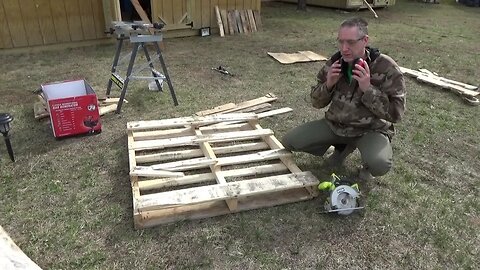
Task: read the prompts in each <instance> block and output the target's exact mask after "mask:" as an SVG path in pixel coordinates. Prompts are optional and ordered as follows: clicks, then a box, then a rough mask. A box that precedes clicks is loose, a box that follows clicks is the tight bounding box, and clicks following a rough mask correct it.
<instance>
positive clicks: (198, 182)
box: [127, 113, 319, 228]
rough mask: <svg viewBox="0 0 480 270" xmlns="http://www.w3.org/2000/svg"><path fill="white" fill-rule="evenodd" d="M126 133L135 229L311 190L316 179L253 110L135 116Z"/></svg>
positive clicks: (308, 194) (285, 199)
mask: <svg viewBox="0 0 480 270" xmlns="http://www.w3.org/2000/svg"><path fill="white" fill-rule="evenodd" d="M227 123H229V124H227ZM127 130H128V153H129V163H130V179H131V185H132V193H133V215H134V225H135V228H145V227H151V226H155V225H159V224H164V223H170V222H175V221H179V220H186V219H198V218H207V217H213V216H218V215H223V214H228V213H235V212H239V211H244V210H250V209H256V208H262V207H269V206H275V205H280V204H285V203H292V202H297V201H302V200H308V199H311V198H313V197H314V196H316V195H317V192H316V189H315V187H316V186H317V185H318V182H319V181H318V180H317V179H316V177H315V176H314V175H313V174H312V173H310V172H303V171H301V170H300V169H299V168H298V167H297V165H296V164H295V162H294V161H293V159H292V157H291V153H290V152H288V151H286V150H285V149H284V147H283V146H282V144H281V143H280V142H279V141H278V140H277V139H276V138H275V137H274V135H273V131H272V130H270V129H264V128H262V127H261V126H260V125H259V124H258V116H257V115H256V114H255V113H227V114H216V115H207V116H192V117H182V118H174V119H165V120H158V121H136V122H129V123H128V124H127Z"/></svg>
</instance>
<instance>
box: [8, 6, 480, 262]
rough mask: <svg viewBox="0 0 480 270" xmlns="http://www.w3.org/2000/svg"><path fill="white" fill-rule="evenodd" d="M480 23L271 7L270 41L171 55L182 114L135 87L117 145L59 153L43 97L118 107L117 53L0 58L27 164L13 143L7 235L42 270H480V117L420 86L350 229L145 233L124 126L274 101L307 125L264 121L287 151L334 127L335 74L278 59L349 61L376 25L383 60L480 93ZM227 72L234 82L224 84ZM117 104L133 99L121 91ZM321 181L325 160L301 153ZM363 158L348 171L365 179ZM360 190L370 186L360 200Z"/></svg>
mask: <svg viewBox="0 0 480 270" xmlns="http://www.w3.org/2000/svg"><path fill="white" fill-rule="evenodd" d="M479 12H480V10H479V9H478V8H468V7H465V6H462V5H458V4H456V3H455V1H442V3H441V4H439V5H432V4H423V3H420V1H407V0H403V1H402V0H400V1H398V0H397V4H396V5H395V6H393V7H390V8H388V9H381V10H377V13H378V15H379V17H380V18H379V19H377V20H375V19H373V16H372V14H371V13H370V12H369V11H368V10H366V11H360V12H350V13H345V12H340V11H337V10H334V9H324V8H316V7H309V9H308V11H307V12H306V13H303V12H297V11H296V10H295V5H290V4H281V3H268V4H264V6H263V7H262V17H263V18H262V19H263V23H264V25H263V26H264V27H263V31H262V32H258V33H255V34H251V35H243V36H228V37H226V38H220V37H218V36H211V37H206V38H200V37H190V38H178V39H169V40H166V42H165V45H166V52H165V54H164V55H165V59H166V62H167V65H168V68H169V72H170V75H171V77H172V81H173V84H174V86H175V91H176V93H177V96H178V100H179V103H180V105H179V106H177V107H174V106H173V105H172V100H171V97H170V95H169V94H168V92H164V93H157V92H152V91H148V90H147V89H146V83H144V82H134V83H132V84H131V88H130V89H129V92H128V93H127V97H126V98H127V100H128V101H129V103H128V104H124V106H123V111H122V114H120V115H116V114H108V115H106V116H104V117H102V125H103V132H102V133H101V134H100V135H96V136H90V137H74V138H68V139H63V140H56V139H55V138H54V137H53V135H52V131H51V127H50V124H49V123H48V121H37V120H35V119H34V118H33V102H34V101H35V96H34V94H32V90H34V89H36V88H38V87H39V86H40V84H42V83H45V82H50V81H56V80H64V79H72V78H86V80H87V81H88V82H90V84H91V85H92V86H93V88H94V89H95V90H96V91H97V92H98V93H100V94H104V92H105V87H106V83H107V80H108V78H109V70H110V65H111V61H112V58H113V53H114V50H115V49H114V45H101V46H95V47H84V48H76V49H65V50H57V51H47V52H42V53H31V54H15V55H2V56H0V60H1V63H2V65H0V111H1V112H10V113H12V114H13V115H14V117H15V120H14V122H13V123H12V132H11V134H12V143H13V147H14V151H15V154H16V158H17V162H15V163H11V162H10V161H9V160H8V155H7V154H6V150H5V148H4V144H3V142H0V158H1V159H0V224H1V225H2V226H3V227H4V229H5V230H6V231H7V232H9V234H10V236H11V237H12V238H13V239H14V240H15V242H16V243H17V244H18V245H19V246H20V247H21V248H22V250H23V251H24V252H25V253H26V254H27V255H28V256H29V257H30V258H32V260H34V261H35V262H36V263H37V264H38V265H39V266H41V267H42V268H44V269H337V268H343V269H415V268H417V269H474V268H476V267H475V265H477V267H478V265H480V259H479V258H480V254H479V250H480V199H479V195H480V194H479V186H478V185H479V183H480V182H479V180H480V145H479V142H478V141H479V133H480V129H479V126H480V125H479V124H480V110H479V107H472V106H469V105H467V104H466V103H464V102H463V101H462V99H461V98H460V97H458V96H457V95H455V94H453V93H451V92H449V91H445V90H442V89H439V88H436V87H431V86H428V85H425V84H422V83H418V82H416V81H415V80H414V79H411V78H407V79H406V84H407V91H408V95H407V112H406V115H405V117H404V119H403V121H402V122H401V123H400V124H398V125H397V126H396V128H397V130H398V134H397V135H396V137H395V138H394V141H393V147H394V167H393V169H392V170H391V171H390V172H389V173H388V174H387V175H385V176H383V177H381V178H378V179H375V180H374V181H372V182H369V183H367V184H366V185H365V186H363V189H364V190H365V191H366V193H367V194H366V195H367V197H366V200H367V208H366V210H365V211H364V212H363V213H362V214H357V215H352V216H348V217H337V216H328V215H324V214H321V213H320V210H321V209H320V207H321V204H322V202H321V201H320V200H319V199H314V200H311V201H307V202H301V203H295V204H289V205H284V206H278V207H272V208H264V209H260V210H253V211H247V212H242V213H237V214H231V215H226V216H220V217H214V218H209V219H203V220H195V221H184V222H177V223H174V224H168V225H162V226H158V227H154V228H150V229H144V230H134V228H133V217H132V193H131V188H130V182H129V176H128V172H129V169H128V153H127V136H126V123H127V122H128V121H134V120H150V119H163V118H173V117H181V116H188V115H191V114H193V113H194V112H196V111H199V110H204V109H208V108H211V107H214V106H218V105H221V104H224V103H228V102H241V101H245V100H248V99H253V98H257V97H260V96H263V95H265V94H266V93H269V92H272V93H274V94H275V95H276V96H278V98H279V99H278V101H277V102H276V103H274V106H275V107H276V108H280V107H285V106H289V107H291V108H293V109H294V111H293V113H290V114H287V115H282V116H276V117H273V118H271V119H264V120H261V122H260V123H261V125H262V126H263V127H264V128H270V129H272V130H274V131H275V134H276V136H277V137H278V138H280V137H281V136H282V135H283V134H284V133H285V132H286V131H287V130H288V129H290V128H292V127H294V126H296V125H298V124H299V123H303V122H306V121H310V120H314V119H318V118H320V117H323V113H324V111H323V110H316V109H314V108H312V107H311V106H310V104H309V99H308V94H309V91H310V86H311V85H313V84H314V83H315V75H316V73H317V72H318V70H319V68H320V67H321V65H322V64H323V62H315V63H302V64H294V65H281V64H279V63H278V62H276V61H274V60H273V59H272V58H270V57H269V56H268V55H267V52H296V51H299V50H312V51H315V52H317V53H319V54H323V55H325V56H329V55H331V54H332V53H334V52H335V49H336V42H335V38H336V30H337V27H338V25H339V23H340V22H341V21H342V20H343V19H345V18H347V17H349V16H352V15H360V16H364V17H365V18H367V19H369V22H370V27H369V30H370V40H371V45H372V46H374V47H379V48H380V50H381V51H382V52H385V53H388V54H389V55H390V56H391V57H392V58H394V59H395V60H396V61H397V63H398V64H399V65H401V66H403V67H407V68H411V69H417V68H427V69H429V70H431V71H435V72H437V73H439V74H440V75H441V76H444V77H447V78H450V79H454V80H457V81H462V82H465V83H470V84H474V85H478V84H479V83H480V71H479V68H478V64H479V63H480V35H479V31H478V29H479V27H480V19H479V14H480V13H479ZM219 65H222V66H225V67H227V69H228V70H229V71H231V72H232V73H234V74H235V76H234V77H230V76H224V75H222V74H220V73H217V72H214V71H212V70H211V68H212V67H218V66H219ZM114 94H117V95H118V94H119V92H118V91H117V90H115V91H114ZM295 160H296V161H297V164H298V166H299V167H300V168H301V169H302V170H305V171H307V170H308V171H312V172H313V173H314V174H315V175H316V176H317V177H318V178H319V179H325V178H326V177H328V175H329V173H330V172H329V171H328V169H327V168H326V167H325V166H324V164H323V161H322V160H321V159H320V158H317V157H313V156H310V155H307V154H299V153H296V154H295ZM359 161H360V158H359V155H358V153H357V152H356V153H354V155H353V156H351V157H350V158H349V160H348V161H347V168H346V172H352V171H354V170H355V168H356V166H358V164H359ZM361 188H362V187H361Z"/></svg>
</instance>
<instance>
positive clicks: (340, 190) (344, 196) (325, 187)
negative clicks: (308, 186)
mask: <svg viewBox="0 0 480 270" xmlns="http://www.w3.org/2000/svg"><path fill="white" fill-rule="evenodd" d="M318 189H319V190H320V191H324V192H329V196H328V197H327V199H326V201H325V203H324V207H325V212H326V213H337V214H339V215H350V214H351V213H353V212H354V211H355V210H359V209H363V208H364V207H363V206H360V202H359V198H360V190H359V188H358V184H357V183H353V181H351V180H350V179H348V178H346V177H342V178H340V177H338V176H337V175H336V174H335V173H332V180H331V181H325V182H322V183H320V184H319V185H318Z"/></svg>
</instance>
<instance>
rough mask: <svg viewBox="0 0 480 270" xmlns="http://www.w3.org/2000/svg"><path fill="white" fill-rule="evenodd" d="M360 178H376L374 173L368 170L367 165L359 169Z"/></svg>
mask: <svg viewBox="0 0 480 270" xmlns="http://www.w3.org/2000/svg"><path fill="white" fill-rule="evenodd" d="M358 178H360V179H361V180H362V181H372V180H373V179H375V177H373V175H372V174H371V173H370V172H369V171H368V169H367V168H365V166H363V167H362V168H361V169H360V170H359V171H358Z"/></svg>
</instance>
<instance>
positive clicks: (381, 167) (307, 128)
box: [282, 119, 392, 176]
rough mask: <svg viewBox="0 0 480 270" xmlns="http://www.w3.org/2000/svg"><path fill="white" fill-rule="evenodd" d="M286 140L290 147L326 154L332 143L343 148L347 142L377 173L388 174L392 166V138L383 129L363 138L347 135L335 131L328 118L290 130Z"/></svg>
mask: <svg viewBox="0 0 480 270" xmlns="http://www.w3.org/2000/svg"><path fill="white" fill-rule="evenodd" d="M282 143H283V145H284V146H285V148H286V149H287V150H290V151H300V152H306V153H310V154H312V155H316V156H323V155H324V154H325V152H326V151H327V149H328V148H329V147H330V146H332V145H333V146H335V149H336V151H343V149H345V147H346V146H347V145H354V146H356V148H358V150H359V152H360V155H361V157H362V162H363V166H364V168H366V169H367V170H368V171H369V172H370V173H371V174H372V175H373V176H381V175H384V174H386V173H387V172H388V171H389V170H390V168H391V167H392V146H391V145H390V140H389V138H388V137H387V136H386V135H384V134H382V133H380V132H374V131H372V132H368V133H366V134H365V135H363V136H360V137H343V136H338V135H336V134H335V133H333V131H332V129H331V128H330V126H329V125H328V123H327V120H325V119H320V120H316V121H312V122H308V123H305V124H302V125H300V126H298V127H295V128H293V129H291V130H290V131H288V132H287V134H286V135H285V136H284V137H283V139H282Z"/></svg>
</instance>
